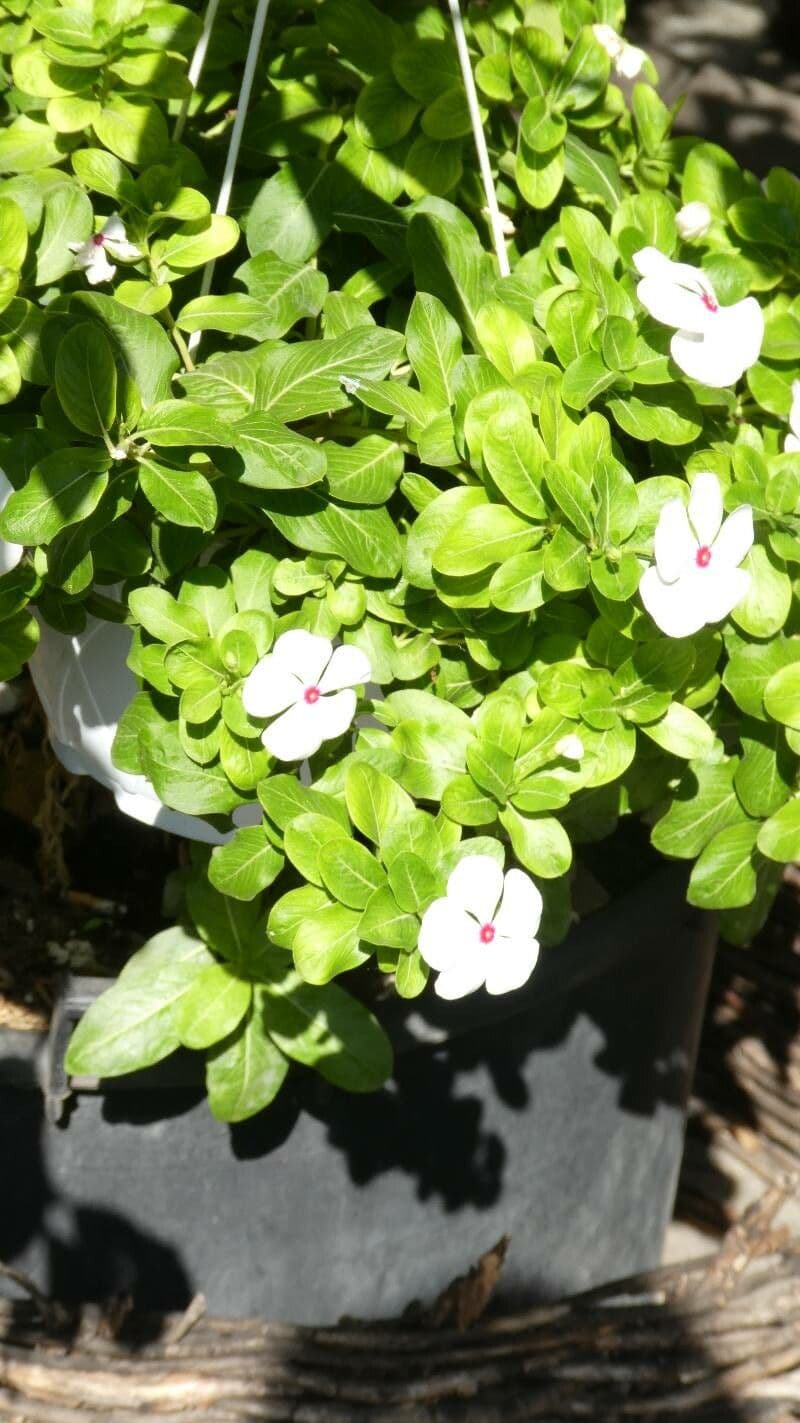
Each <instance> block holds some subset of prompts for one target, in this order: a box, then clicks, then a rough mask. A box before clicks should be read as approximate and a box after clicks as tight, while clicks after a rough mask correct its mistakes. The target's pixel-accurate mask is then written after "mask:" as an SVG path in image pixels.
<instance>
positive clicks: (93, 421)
mask: <svg viewBox="0 0 800 1423" xmlns="http://www.w3.org/2000/svg"><path fill="white" fill-rule="evenodd" d="M55 383H56V393H57V395H58V398H59V401H60V402H61V406H62V409H63V411H64V413H65V415H66V416H67V418H68V419H69V420H71V421H72V423H73V425H75V426H77V428H78V429H79V430H82V431H83V432H84V434H86V435H103V434H104V433H105V432H106V431H108V430H110V429H111V427H112V426H113V424H114V421H115V420H116V416H117V370H116V366H115V365H114V354H113V352H112V350H111V347H110V345H109V343H108V341H107V340H106V337H105V336H104V335H103V331H102V328H101V327H99V326H96V325H95V324H94V323H93V322H90V321H82V322H80V323H79V324H78V325H77V326H73V327H72V328H71V329H70V330H69V331H68V332H67V334H66V336H65V337H64V339H63V340H62V341H61V343H60V345H59V347H58V352H57V354H56V364H55Z"/></svg>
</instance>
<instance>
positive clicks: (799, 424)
mask: <svg viewBox="0 0 800 1423" xmlns="http://www.w3.org/2000/svg"><path fill="white" fill-rule="evenodd" d="M789 431H790V433H789V434H788V435H787V436H786V439H785V440H784V442H783V448H784V450H785V452H786V454H787V455H793V454H797V453H798V451H800V380H793V381H792V408H791V410H790V411H789Z"/></svg>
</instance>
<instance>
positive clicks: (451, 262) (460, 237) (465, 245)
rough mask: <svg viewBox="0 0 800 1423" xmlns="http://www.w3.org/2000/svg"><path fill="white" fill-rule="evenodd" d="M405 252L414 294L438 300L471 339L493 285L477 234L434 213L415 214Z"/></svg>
mask: <svg viewBox="0 0 800 1423" xmlns="http://www.w3.org/2000/svg"><path fill="white" fill-rule="evenodd" d="M408 250H409V255H410V257H411V262H412V265H413V269H414V281H415V285H416V289H417V291H420V292H429V293H431V294H432V295H433V296H436V297H438V298H439V300H440V301H441V302H443V304H444V305H445V306H446V308H447V310H448V311H449V312H450V314H451V316H453V317H455V319H456V321H457V322H458V323H459V325H460V326H461V327H462V328H463V329H464V330H465V331H466V332H467V334H468V335H469V337H470V339H473V338H474V336H475V331H476V318H477V314H478V311H479V310H480V308H481V307H482V306H483V304H484V302H485V301H486V300H487V299H488V298H489V296H490V295H491V286H492V282H493V276H492V271H491V265H490V259H489V257H488V254H487V253H486V252H484V250H483V248H482V247H481V245H480V242H479V241H478V237H477V233H475V232H474V231H473V230H469V231H466V230H465V229H464V228H463V227H461V226H460V225H459V224H457V223H456V222H455V221H448V220H446V219H445V218H443V217H441V216H439V215H438V213H436V212H431V211H425V212H418V213H417V214H416V215H415V216H414V217H412V219H411V223H410V225H409V229H408Z"/></svg>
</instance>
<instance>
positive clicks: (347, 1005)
mask: <svg viewBox="0 0 800 1423" xmlns="http://www.w3.org/2000/svg"><path fill="white" fill-rule="evenodd" d="M264 1018H265V1022H266V1025H267V1029H268V1031H269V1034H270V1037H271V1038H272V1040H273V1042H274V1043H275V1044H276V1045H277V1046H278V1047H279V1048H280V1049H281V1051H282V1052H285V1053H286V1056H287V1057H291V1058H294V1059H295V1061H297V1062H301V1063H304V1064H305V1065H306V1066H308V1067H313V1068H315V1069H316V1071H317V1072H319V1073H320V1075H321V1076H322V1077H324V1078H326V1079H327V1081H328V1082H332V1083H333V1085H334V1086H335V1087H344V1088H345V1089H346V1090H347V1091H350V1092H372V1091H375V1090H376V1089H377V1088H378V1087H380V1086H381V1085H382V1084H383V1083H384V1082H385V1081H386V1078H387V1077H388V1076H389V1075H390V1073H391V1071H392V1048H391V1044H390V1042H389V1039H388V1038H387V1036H386V1033H385V1032H384V1030H383V1028H382V1027H381V1026H380V1024H379V1022H378V1021H377V1019H376V1018H374V1017H373V1015H372V1014H371V1013H370V1012H369V1011H368V1010H367V1009H366V1008H365V1007H364V1005H363V1004H362V1003H359V1001H358V1000H357V999H356V998H352V997H351V996H350V994H349V993H345V991H344V989H342V988H339V986H338V984H335V983H328V984H323V985H321V986H316V985H312V984H309V983H304V982H303V980H302V979H301V978H300V976H299V975H298V974H295V973H289V974H287V975H286V976H285V977H284V978H283V979H282V980H280V981H278V980H276V981H274V982H270V983H268V984H265V1004H264Z"/></svg>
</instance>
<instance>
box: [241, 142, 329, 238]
mask: <svg viewBox="0 0 800 1423" xmlns="http://www.w3.org/2000/svg"><path fill="white" fill-rule="evenodd" d="M330 172H331V170H330V168H329V167H328V165H327V164H325V163H318V162H317V161H316V160H314V159H309V158H292V159H291V160H290V162H288V163H287V164H285V165H284V166H283V167H282V168H280V169H279V170H278V172H277V173H276V174H275V175H274V176H273V177H272V178H268V179H267V181H266V183H264V185H263V187H262V188H261V189H260V190H259V192H258V194H257V195H256V198H255V201H254V203H253V205H252V207H251V208H250V214H249V216H248V219H247V227H246V232H245V235H246V237H247V246H248V249H249V251H250V252H251V253H253V254H254V255H255V254H257V253H259V252H271V253H274V254H275V255H276V256H277V257H280V258H281V259H282V260H283V261H284V262H293V263H297V262H305V261H306V260H307V259H308V258H309V257H312V256H313V255H314V253H315V252H316V250H317V248H318V247H319V246H320V244H321V243H322V241H323V239H324V238H325V237H326V236H327V234H328V232H329V231H330V229H331V225H332V222H333V215H332V212H331V203H330V181H329V175H330Z"/></svg>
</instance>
